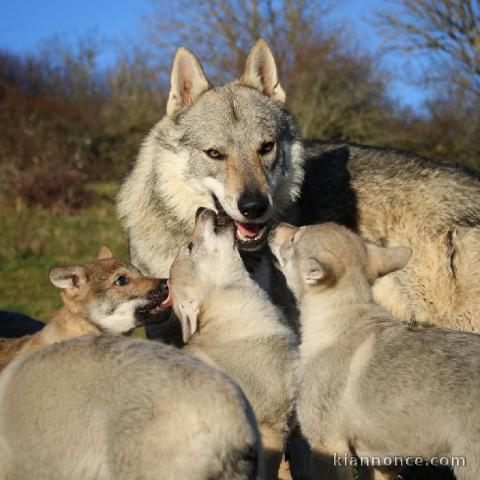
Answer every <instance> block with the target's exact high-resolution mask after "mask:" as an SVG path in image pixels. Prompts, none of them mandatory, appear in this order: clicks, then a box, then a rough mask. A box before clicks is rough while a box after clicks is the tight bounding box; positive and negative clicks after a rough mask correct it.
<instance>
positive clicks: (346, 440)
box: [270, 223, 480, 480]
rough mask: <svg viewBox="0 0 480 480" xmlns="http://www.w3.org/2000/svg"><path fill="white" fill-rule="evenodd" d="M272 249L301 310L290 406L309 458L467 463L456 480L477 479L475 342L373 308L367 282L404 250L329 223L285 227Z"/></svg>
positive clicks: (395, 263)
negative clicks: (293, 401)
mask: <svg viewBox="0 0 480 480" xmlns="http://www.w3.org/2000/svg"><path fill="white" fill-rule="evenodd" d="M270 245H271V247H272V250H273V252H274V254H275V256H276V258H277V260H278V262H279V265H280V268H281V270H282V272H283V273H284V274H285V276H286V279H287V283H288V285H289V286H290V288H291V289H292V290H293V292H294V294H295V296H296V298H297V300H298V302H299V307H300V312H301V314H300V320H301V330H302V344H301V346H300V365H299V369H298V378H299V394H298V403H297V408H298V417H299V420H300V424H301V427H302V430H303V432H304V434H305V436H306V437H307V438H308V440H309V441H310V442H311V445H312V448H313V450H314V452H315V453H320V452H327V453H329V454H330V455H333V454H336V455H338V456H339V458H344V456H345V455H348V454H349V453H350V452H351V451H353V452H355V453H356V454H357V455H359V456H360V457H370V458H372V457H374V458H375V460H374V461H378V458H377V457H379V458H380V459H384V458H385V457H393V456H395V457H403V458H405V457H410V456H412V455H414V456H416V457H423V458H425V459H432V458H440V457H449V458H453V457H464V458H465V464H464V462H463V461H459V462H458V463H457V464H456V465H454V472H455V475H456V477H457V479H459V480H476V479H477V478H478V472H479V471H480V446H479V445H480V443H479V442H480V414H479V408H478V398H479V396H480V382H479V373H480V337H479V336H478V335H475V334H469V333H462V332H454V331H449V330H443V329H439V328H424V329H413V328H411V327H408V326H405V325H401V324H399V323H397V322H395V321H393V320H392V318H391V317H390V316H389V315H388V313H387V312H386V311H385V310H384V309H383V308H381V307H380V306H378V305H377V304H375V302H374V300H373V294H372V284H373V282H374V281H375V280H376V279H377V278H379V277H380V276H382V275H385V274H388V273H389V272H393V271H395V270H397V269H400V268H402V267H404V266H405V265H406V263H407V262H408V259H409V257H410V254H411V250H410V249H409V248H406V247H396V248H382V247H377V246H375V245H373V244H370V243H367V242H365V241H363V240H362V239H361V238H360V237H359V236H357V235H356V234H354V233H353V232H351V231H349V230H347V229H346V228H344V227H341V226H339V225H335V224H331V223H326V224H322V225H315V226H310V227H301V228H296V227H292V226H290V225H286V224H282V225H280V226H279V227H278V228H277V229H276V230H275V232H274V234H273V235H272V238H271V241H270ZM386 462H387V461H386V460H384V463H386Z"/></svg>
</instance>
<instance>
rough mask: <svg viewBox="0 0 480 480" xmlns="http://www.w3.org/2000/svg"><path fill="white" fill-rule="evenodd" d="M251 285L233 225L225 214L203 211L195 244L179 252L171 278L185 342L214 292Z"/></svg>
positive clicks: (196, 226)
mask: <svg viewBox="0 0 480 480" xmlns="http://www.w3.org/2000/svg"><path fill="white" fill-rule="evenodd" d="M248 282H252V280H251V279H250V277H249V274H248V272H247V270H246V269H245V266H244V264H243V262H242V259H241V257H240V253H239V252H238V249H237V246H236V242H235V232H234V228H233V222H232V221H231V220H230V219H228V217H226V215H225V214H224V213H218V214H216V213H215V212H214V211H213V210H208V209H203V208H200V209H199V210H198V212H197V215H196V221H195V228H194V231H193V236H192V240H191V242H190V243H189V244H188V245H186V246H184V247H182V248H181V249H180V250H179V252H178V254H177V256H176V258H175V260H174V262H173V264H172V267H171V270H170V278H169V289H170V297H169V298H170V301H171V302H172V303H173V308H174V310H175V313H176V314H177V315H178V317H179V318H180V321H181V324H182V332H183V340H184V342H186V341H188V339H189V337H190V336H191V335H193V333H195V331H196V329H197V317H198V315H199V311H200V309H201V307H202V304H204V302H205V300H206V299H207V297H208V296H209V295H211V294H212V292H215V291H216V290H217V289H231V288H232V287H235V286H239V285H240V286H242V287H245V286H246V285H247V284H248Z"/></svg>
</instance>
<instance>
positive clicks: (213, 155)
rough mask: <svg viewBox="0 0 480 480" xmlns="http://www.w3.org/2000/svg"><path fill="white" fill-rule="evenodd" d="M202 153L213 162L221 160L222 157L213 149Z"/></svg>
mask: <svg viewBox="0 0 480 480" xmlns="http://www.w3.org/2000/svg"><path fill="white" fill-rule="evenodd" d="M204 152H205V153H206V154H207V155H208V156H209V157H210V158H213V159H214V160H222V159H223V155H222V154H221V153H220V152H219V151H218V150H215V149H214V148H209V149H208V150H204Z"/></svg>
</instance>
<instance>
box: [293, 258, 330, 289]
mask: <svg viewBox="0 0 480 480" xmlns="http://www.w3.org/2000/svg"><path fill="white" fill-rule="evenodd" d="M300 270H301V274H302V277H303V279H304V280H305V283H306V284H307V285H316V284H317V283H319V282H322V281H323V280H325V279H326V278H327V277H328V275H329V273H330V268H329V266H328V265H326V264H325V263H322V262H320V261H318V260H317V259H316V258H313V257H310V258H307V259H305V260H303V261H301V262H300Z"/></svg>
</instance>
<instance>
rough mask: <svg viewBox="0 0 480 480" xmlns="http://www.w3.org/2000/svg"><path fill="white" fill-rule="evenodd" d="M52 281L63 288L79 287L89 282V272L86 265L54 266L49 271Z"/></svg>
mask: <svg viewBox="0 0 480 480" xmlns="http://www.w3.org/2000/svg"><path fill="white" fill-rule="evenodd" d="M49 278H50V281H51V282H52V283H53V285H55V286H56V287H58V288H61V289H62V290H70V289H79V288H81V287H83V286H84V285H86V284H87V282H88V274H87V271H86V269H85V267H82V266H81V265H73V266H70V267H53V268H51V269H50V272H49Z"/></svg>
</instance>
